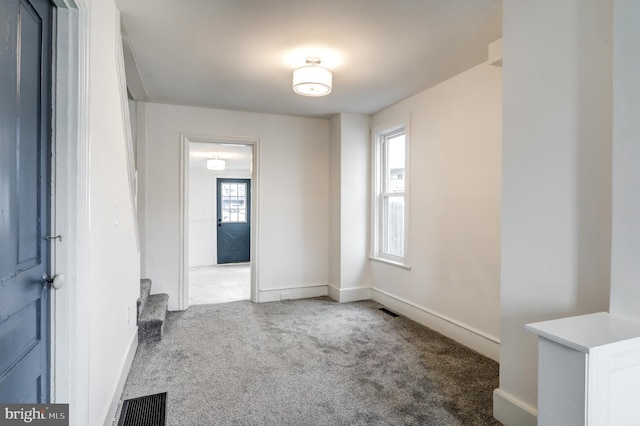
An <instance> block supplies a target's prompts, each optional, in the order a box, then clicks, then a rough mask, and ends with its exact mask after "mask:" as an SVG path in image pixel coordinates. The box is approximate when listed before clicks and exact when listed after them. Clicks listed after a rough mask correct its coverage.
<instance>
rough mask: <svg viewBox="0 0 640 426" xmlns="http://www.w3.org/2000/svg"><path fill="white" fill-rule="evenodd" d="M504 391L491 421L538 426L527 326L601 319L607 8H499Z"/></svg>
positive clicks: (578, 3) (592, 1)
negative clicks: (568, 318) (501, 12)
mask: <svg viewBox="0 0 640 426" xmlns="http://www.w3.org/2000/svg"><path fill="white" fill-rule="evenodd" d="M503 34H504V60H503V62H504V86H503V87H504V133H503V136H504V141H503V174H502V271H501V274H502V278H501V280H502V282H501V289H500V291H501V303H500V305H501V306H500V309H501V323H502V331H501V348H500V389H499V390H497V391H496V394H495V396H496V398H495V399H494V414H495V415H496V417H497V418H498V420H500V421H502V422H503V423H504V424H507V425H518V426H520V425H527V424H535V416H534V415H535V411H536V406H537V374H536V373H537V343H536V336H534V335H533V334H531V333H527V332H526V331H525V330H524V328H523V327H524V325H525V324H527V323H530V322H535V321H541V320H546V319H552V318H560V317H566V316H572V315H578V314H584V313H590V312H597V311H604V310H606V309H607V305H608V301H609V300H608V299H609V275H610V238H611V228H610V226H611V225H610V224H611V188H610V186H611V131H612V124H611V108H612V88H611V82H612V67H611V61H612V47H611V46H612V41H611V35H612V2H611V1H601V0H589V1H584V0H567V1H562V2H557V1H535V2H531V1H528V0H513V1H508V2H505V4H504V32H503Z"/></svg>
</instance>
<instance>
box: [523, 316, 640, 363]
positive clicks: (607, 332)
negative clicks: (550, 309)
mask: <svg viewBox="0 0 640 426" xmlns="http://www.w3.org/2000/svg"><path fill="white" fill-rule="evenodd" d="M525 328H526V329H527V330H529V331H530V332H532V333H534V334H537V335H539V336H540V337H544V338H546V339H549V340H552V341H554V342H556V343H560V344H562V345H565V346H568V347H571V348H573V349H575V350H578V351H581V352H586V353H588V352H590V351H591V350H592V349H594V348H597V347H600V346H606V345H611V344H615V343H620V342H624V341H628V340H631V339H640V322H637V321H633V320H629V319H627V318H622V317H618V316H615V315H612V314H609V313H607V312H599V313H596V314H588V315H580V316H575V317H569V318H561V319H556V320H550V321H542V322H535V323H531V324H527V325H526V326H525Z"/></svg>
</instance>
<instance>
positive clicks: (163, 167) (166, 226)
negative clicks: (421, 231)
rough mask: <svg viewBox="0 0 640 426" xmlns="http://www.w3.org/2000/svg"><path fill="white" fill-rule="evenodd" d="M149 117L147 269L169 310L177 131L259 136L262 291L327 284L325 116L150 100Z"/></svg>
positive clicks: (174, 294) (174, 277) (175, 253)
mask: <svg viewBox="0 0 640 426" xmlns="http://www.w3.org/2000/svg"><path fill="white" fill-rule="evenodd" d="M146 119H147V122H146V129H147V140H146V145H147V146H146V159H145V162H146V165H147V168H146V177H145V181H146V190H145V192H146V209H147V214H146V218H145V224H144V226H145V227H146V247H147V253H146V257H147V259H146V271H147V276H148V277H149V278H151V279H152V280H153V283H154V284H153V285H154V292H166V293H168V294H169V296H170V299H169V308H170V309H172V310H175V309H177V308H178V305H177V300H178V281H179V277H178V274H179V259H180V256H179V247H178V244H179V194H180V188H179V162H180V154H179V152H180V149H179V148H180V134H181V133H185V134H187V135H199V136H207V137H221V136H230V137H249V138H258V139H259V140H260V142H259V144H260V148H259V159H258V161H259V164H260V166H259V167H260V168H259V176H258V181H259V188H260V189H259V191H260V198H259V200H258V204H259V206H258V207H257V206H255V205H254V206H253V209H254V212H255V211H256V207H257V208H258V209H259V223H258V244H259V246H258V278H259V283H258V285H259V287H260V295H259V297H260V298H263V297H264V298H266V297H267V296H268V295H272V294H274V293H277V292H278V290H277V289H280V288H289V287H304V288H305V289H308V288H309V287H310V286H315V285H320V286H326V285H327V284H328V281H329V279H328V275H329V260H328V252H329V237H328V234H329V194H328V192H329V176H328V172H329V122H328V121H327V120H319V119H309V118H299V117H289V116H279V115H268V114H255V113H245V112H236V111H225V110H214V109H205V108H194V107H184V106H174V105H163V104H154V103H149V104H148V105H147V110H146ZM140 143H142V141H140V140H139V141H138V144H140ZM254 188H255V182H254ZM269 290H272V291H271V292H269ZM323 291H324V294H326V287H324V290H323ZM293 294H295V292H294V293H293ZM260 300H263V299H260Z"/></svg>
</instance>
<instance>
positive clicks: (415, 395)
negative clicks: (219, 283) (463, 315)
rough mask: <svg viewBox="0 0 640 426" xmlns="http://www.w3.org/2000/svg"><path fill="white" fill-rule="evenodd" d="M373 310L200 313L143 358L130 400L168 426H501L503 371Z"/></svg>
mask: <svg viewBox="0 0 640 426" xmlns="http://www.w3.org/2000/svg"><path fill="white" fill-rule="evenodd" d="M380 307H381V305H379V304H377V303H375V302H372V301H364V302H354V303H346V304H339V303H336V302H333V301H332V300H330V299H328V298H318V299H305V300H293V301H285V302H275V303H266V304H252V303H250V302H247V301H242V302H233V303H228V304H221V305H198V306H192V307H191V308H189V309H188V310H187V311H183V312H171V313H169V315H168V316H167V322H166V324H165V335H164V339H163V340H162V341H159V342H142V343H141V344H140V346H139V347H138V351H137V353H136V356H135V359H134V362H133V366H132V369H131V373H130V375H129V378H128V380H127V383H126V386H125V389H124V393H123V399H126V398H134V397H138V396H142V395H146V394H155V393H160V392H165V391H166V392H168V395H167V424H168V425H176V426H177V425H181V426H182V425H278V426H280V425H296V426H298V425H332V426H334V425H350V426H351V425H474V426H476V425H499V423H498V422H497V421H495V420H494V419H493V417H492V416H491V412H492V391H493V389H495V388H497V387H498V364H497V363H496V362H494V361H492V360H490V359H488V358H485V357H483V356H481V355H479V354H477V353H475V352H473V351H471V350H469V349H467V348H465V347H463V346H461V345H459V344H457V343H455V342H453V341H452V340H450V339H448V338H445V337H443V336H441V335H439V334H437V333H435V332H433V331H432V330H430V329H428V328H425V327H423V326H421V325H419V324H417V323H415V322H413V321H410V320H408V319H406V318H403V317H397V318H393V317H391V316H389V315H387V314H385V313H383V312H381V311H380V310H379V309H378V308H380Z"/></svg>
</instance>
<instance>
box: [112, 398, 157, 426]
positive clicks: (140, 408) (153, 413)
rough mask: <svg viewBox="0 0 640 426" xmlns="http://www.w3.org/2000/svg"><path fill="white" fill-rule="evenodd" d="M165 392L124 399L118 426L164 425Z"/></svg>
mask: <svg viewBox="0 0 640 426" xmlns="http://www.w3.org/2000/svg"><path fill="white" fill-rule="evenodd" d="M166 408H167V393H166V392H163V393H158V394H155V395H147V396H141V397H139V398H132V399H125V400H124V402H123V403H122V412H121V413H120V421H118V426H165V416H166Z"/></svg>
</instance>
